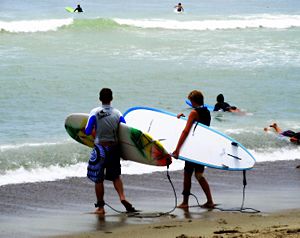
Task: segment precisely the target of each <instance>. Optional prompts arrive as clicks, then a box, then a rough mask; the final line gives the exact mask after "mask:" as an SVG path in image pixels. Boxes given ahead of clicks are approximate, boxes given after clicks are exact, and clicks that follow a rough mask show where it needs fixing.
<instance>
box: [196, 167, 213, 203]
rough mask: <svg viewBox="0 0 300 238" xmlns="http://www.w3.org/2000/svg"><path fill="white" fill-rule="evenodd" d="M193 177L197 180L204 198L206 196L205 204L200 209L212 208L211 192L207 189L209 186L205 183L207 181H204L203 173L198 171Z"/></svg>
mask: <svg viewBox="0 0 300 238" xmlns="http://www.w3.org/2000/svg"><path fill="white" fill-rule="evenodd" d="M195 177H196V179H197V180H198V182H199V184H200V186H201V188H202V190H203V192H204V194H205V196H206V200H207V201H206V203H204V204H203V205H202V207H204V208H214V207H215V204H214V202H213V199H212V195H211V192H210V187H209V184H208V182H207V180H206V179H205V177H203V173H202V172H199V171H195Z"/></svg>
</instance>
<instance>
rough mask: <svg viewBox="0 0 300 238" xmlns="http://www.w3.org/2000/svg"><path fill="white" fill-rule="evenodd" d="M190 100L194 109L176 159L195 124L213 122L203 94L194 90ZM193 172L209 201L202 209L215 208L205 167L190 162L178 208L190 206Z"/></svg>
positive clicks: (186, 167) (185, 169)
mask: <svg viewBox="0 0 300 238" xmlns="http://www.w3.org/2000/svg"><path fill="white" fill-rule="evenodd" d="M188 99H189V100H190V101H191V103H192V106H193V108H194V109H193V110H192V111H191V112H190V114H189V117H188V120H187V123H186V126H185V128H184V129H183V131H182V133H181V136H180V138H179V140H178V143H177V146H176V149H175V151H174V152H173V154H172V156H173V157H174V158H178V156H179V154H180V149H181V147H182V145H183V143H184V141H185V139H186V138H187V136H188V135H189V133H190V131H191V128H192V126H193V123H194V122H200V123H202V124H204V125H206V126H209V125H210V120H211V117H210V112H209V110H208V109H207V107H205V106H203V105H204V97H203V94H202V93H201V92H200V91H197V90H193V91H192V92H190V93H189V95H188ZM182 116H184V114H183V113H180V114H178V115H177V118H180V117H182ZM199 156H201V155H199ZM193 172H195V177H196V179H197V180H198V182H199V184H200V186H201V188H202V189H203V191H204V193H205V196H206V199H207V201H206V203H204V204H203V205H202V206H201V207H203V208H214V207H215V204H214V202H213V199H212V195H211V192H210V187H209V184H208V182H207V180H206V179H205V177H204V176H203V173H204V166H203V165H200V164H195V163H192V162H188V161H186V162H185V166H184V179H183V192H182V195H183V202H182V203H181V204H180V205H178V206H177V207H178V208H188V206H189V204H188V203H189V195H190V194H191V193H190V191H191V186H192V181H191V180H192V175H193Z"/></svg>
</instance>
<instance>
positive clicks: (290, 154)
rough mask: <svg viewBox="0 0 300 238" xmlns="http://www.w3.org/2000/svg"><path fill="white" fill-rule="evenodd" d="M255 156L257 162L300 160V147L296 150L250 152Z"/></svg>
mask: <svg viewBox="0 0 300 238" xmlns="http://www.w3.org/2000/svg"><path fill="white" fill-rule="evenodd" d="M249 152H250V153H251V154H252V155H253V156H254V158H255V159H256V162H268V161H279V160H295V159H300V147H299V146H298V147H296V146H295V149H290V148H282V149H278V150H274V149H272V150H271V149H270V150H264V151H254V150H249Z"/></svg>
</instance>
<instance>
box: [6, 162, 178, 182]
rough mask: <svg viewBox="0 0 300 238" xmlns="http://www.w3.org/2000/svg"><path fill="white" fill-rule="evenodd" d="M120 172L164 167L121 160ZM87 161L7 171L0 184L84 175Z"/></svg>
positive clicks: (126, 172) (141, 171) (171, 166)
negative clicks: (68, 164)
mask: <svg viewBox="0 0 300 238" xmlns="http://www.w3.org/2000/svg"><path fill="white" fill-rule="evenodd" d="M121 165H122V174H145V173H152V172H157V171H166V170H167V168H166V167H161V166H150V165H144V164H139V163H135V162H131V161H121ZM183 167H184V162H183V161H180V160H173V162H172V164H171V165H170V171H175V170H180V169H182V168H183ZM86 168H87V163H84V162H81V163H77V164H75V165H71V166H67V167H61V166H58V165H55V166H54V165H52V166H50V167H47V168H36V169H30V170H27V169H24V168H19V169H17V170H14V171H12V170H10V171H7V172H6V173H5V174H3V175H0V186H3V185H7V184H20V183H34V182H44V181H55V180H59V179H66V178H68V177H85V176H86V171H87V170H86Z"/></svg>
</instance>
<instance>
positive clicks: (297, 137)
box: [264, 123, 300, 144]
mask: <svg viewBox="0 0 300 238" xmlns="http://www.w3.org/2000/svg"><path fill="white" fill-rule="evenodd" d="M270 128H273V129H274V131H275V132H276V133H277V134H279V135H282V136H286V137H289V138H290V142H293V143H295V144H300V132H294V131H292V130H286V131H283V130H282V129H281V128H280V127H279V126H278V124H277V123H273V124H272V125H270V126H269V127H265V128H264V131H269V129H270Z"/></svg>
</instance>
